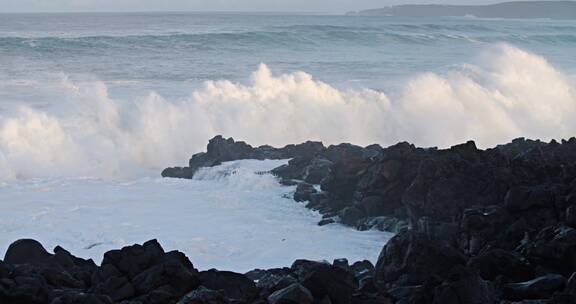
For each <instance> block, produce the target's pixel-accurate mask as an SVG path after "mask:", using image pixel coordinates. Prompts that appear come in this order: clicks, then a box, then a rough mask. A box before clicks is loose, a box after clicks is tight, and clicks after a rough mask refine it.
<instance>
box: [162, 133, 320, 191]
mask: <svg viewBox="0 0 576 304" xmlns="http://www.w3.org/2000/svg"><path fill="white" fill-rule="evenodd" d="M324 149H325V148H324V145H322V143H320V142H313V141H308V142H305V143H302V144H299V145H287V146H285V147H283V148H274V147H271V146H260V147H256V148H254V147H252V146H250V145H249V144H247V143H245V142H243V141H235V140H234V139H232V138H228V139H225V138H224V137H222V136H220V135H218V136H215V137H214V138H212V139H210V141H209V142H208V146H207V149H206V150H207V151H206V152H201V153H197V154H194V155H193V156H192V158H191V159H190V161H189V162H188V167H173V168H166V169H164V170H163V171H162V176H163V177H174V178H186V179H191V178H192V177H193V176H194V173H196V171H198V169H200V168H202V167H213V166H217V165H220V164H221V163H223V162H227V161H234V160H242V159H260V160H263V159H289V158H296V157H299V156H307V157H313V156H314V155H315V154H316V153H317V152H319V151H322V150H324ZM322 166H323V165H322V164H318V165H317V166H316V167H318V169H316V170H322V168H326V166H324V167H322ZM300 174H302V173H300ZM294 178H295V177H294ZM316 178H318V173H315V177H312V175H311V178H310V179H311V180H315V179H316Z"/></svg>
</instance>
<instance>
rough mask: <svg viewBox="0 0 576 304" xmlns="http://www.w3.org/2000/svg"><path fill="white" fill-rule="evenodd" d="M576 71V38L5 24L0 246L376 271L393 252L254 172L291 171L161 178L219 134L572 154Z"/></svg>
mask: <svg viewBox="0 0 576 304" xmlns="http://www.w3.org/2000/svg"><path fill="white" fill-rule="evenodd" d="M574 54H576V22H574V21H551V20H499V19H491V20H487V19H476V18H418V19H414V18H412V19H411V18H395V17H360V16H319V15H281V14H249V13H245V14H221V13H211V14H208V13H205V14H201V13H194V14H193V13H186V14H185V13H182V14H177V13H170V14H166V13H163V14H160V13H157V14H155V13H147V14H136V13H134V14H46V15H39V14H35V15H25V14H20V15H17V14H13V15H7V14H0V182H1V185H0V208H1V209H0V210H2V212H0V235H1V236H2V237H1V239H0V249H3V248H6V246H7V245H8V244H9V243H10V242H11V241H13V240H14V239H17V238H20V237H36V238H38V239H39V240H41V241H44V242H45V243H47V244H48V245H49V247H50V246H54V245H56V244H62V245H64V246H67V247H68V248H71V249H73V250H72V251H73V252H74V253H76V254H78V255H82V256H90V257H93V258H95V259H96V260H99V259H100V256H101V254H102V252H104V251H105V250H107V249H110V248H113V247H118V246H122V245H125V244H130V243H133V242H143V241H145V240H146V239H147V238H154V237H157V238H158V239H159V240H160V242H161V243H163V244H164V245H165V246H166V247H169V248H179V249H181V250H183V251H184V252H186V253H187V254H188V255H189V256H191V257H192V259H193V261H195V259H196V260H198V262H197V263H196V264H198V263H199V264H200V265H199V266H200V267H202V268H206V267H213V266H218V267H220V266H219V265H222V266H224V267H228V268H231V269H237V270H247V269H248V268H250V267H252V268H253V267H266V266H272V265H274V266H281V265H287V264H290V262H291V261H290V260H291V259H294V258H296V257H309V258H320V257H322V256H325V257H327V258H332V257H336V256H338V257H350V258H352V259H360V258H369V259H374V258H375V257H376V255H377V254H378V251H379V250H380V248H381V247H382V245H383V243H384V242H385V240H386V239H387V238H388V237H389V235H387V234H382V233H374V232H356V231H353V230H351V229H348V228H344V227H341V226H339V225H337V224H335V225H329V226H327V227H325V228H319V227H317V226H315V222H316V221H317V220H318V215H317V214H314V213H312V212H310V211H308V210H306V209H305V208H304V207H303V206H302V205H300V204H297V203H293V202H292V201H290V200H289V199H286V198H283V197H284V196H289V193H290V191H293V190H294V189H291V188H284V187H279V186H278V185H276V184H275V182H274V181H273V179H272V177H270V176H264V177H262V176H254V174H252V173H249V172H253V171H250V170H252V169H253V168H254V166H272V165H274V164H275V163H274V162H264V163H263V164H255V163H251V162H238V163H234V164H233V166H235V167H237V168H240V169H242V170H244V169H245V170H247V172H248V173H246V174H245V175H244V177H245V179H246V180H253V181H254V183H255V184H256V185H258V190H255V189H254V188H253V187H252V188H251V185H250V184H246V183H243V182H242V181H241V180H237V179H236V178H235V177H234V175H231V176H227V177H223V178H209V179H208V181H207V180H193V181H171V180H162V179H160V178H158V176H159V173H160V172H161V170H162V168H164V167H167V166H175V165H185V164H186V163H187V160H188V159H189V157H190V156H191V155H192V154H193V153H196V152H200V151H202V150H203V149H204V148H205V145H206V143H207V141H208V139H210V138H211V137H212V136H214V135H217V134H222V135H224V136H233V137H234V138H236V139H241V140H246V141H248V142H249V143H252V144H255V145H259V144H273V145H284V144H287V143H296V142H302V141H305V140H310V139H312V140H322V141H324V142H325V143H327V144H331V143H339V142H352V143H356V144H360V145H367V144H372V143H379V144H381V145H390V144H394V143H396V142H398V141H410V142H412V143H415V144H417V145H421V146H440V147H446V146H449V145H452V144H456V143H460V142H463V141H466V140H469V139H473V140H476V142H477V144H478V145H479V146H481V147H490V146H493V145H495V144H498V143H501V142H504V141H508V140H511V139H513V138H515V137H520V136H525V137H531V138H540V139H543V140H550V139H553V138H556V139H560V138H568V137H571V136H574V135H576V56H575V55H574ZM227 166H231V165H230V164H228V165H225V166H224V167H221V168H217V169H214V170H215V171H218V170H229V169H230V168H229V167H227ZM251 168H252V169H251ZM240 169H238V170H240ZM261 179H263V180H265V182H262V180H261ZM271 179H272V180H271ZM239 185H243V186H245V187H247V188H246V189H242V187H240V186H239ZM250 189H252V190H250ZM285 214H288V215H289V217H288V216H286V218H282V217H283V216H284V215H285ZM157 215H161V216H157ZM226 224H229V225H228V226H227V225H226ZM263 226H265V227H266V228H265V229H263V228H262V227H263ZM235 228H237V229H235ZM219 229H221V230H222V231H219ZM306 233H314V235H315V237H316V239H315V241H314V242H308V243H306V242H305V241H306ZM284 239H285V240H286V241H282V240H284ZM278 242H283V243H278ZM258 244H270V246H268V245H266V246H258ZM272 244H275V245H274V246H272ZM278 244H281V245H278ZM306 246H308V247H306ZM264 247H266V248H264ZM291 248H298V249H297V250H296V249H294V251H290V249H291Z"/></svg>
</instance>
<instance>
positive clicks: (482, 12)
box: [348, 1, 576, 19]
mask: <svg viewBox="0 0 576 304" xmlns="http://www.w3.org/2000/svg"><path fill="white" fill-rule="evenodd" d="M348 15H360V16H401V17H465V16H474V17H478V18H517V19H518V18H520V19H532V18H547V19H576V1H515V2H503V3H497V4H489V5H441V4H407V5H397V6H389V7H384V8H378V9H369V10H363V11H357V12H350V13H348Z"/></svg>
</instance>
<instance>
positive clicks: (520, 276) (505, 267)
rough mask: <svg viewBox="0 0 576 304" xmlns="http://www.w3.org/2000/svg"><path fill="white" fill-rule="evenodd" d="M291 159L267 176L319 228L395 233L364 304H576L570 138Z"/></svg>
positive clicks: (332, 152) (338, 148)
mask: <svg viewBox="0 0 576 304" xmlns="http://www.w3.org/2000/svg"><path fill="white" fill-rule="evenodd" d="M229 141H230V140H229ZM242 149H243V148H239V149H238V150H239V151H242ZM268 149H271V150H270V151H277V150H274V149H273V148H268ZM217 150H218V149H217ZM224 150H226V149H224ZM212 154H213V155H215V154H214V153H212ZM235 155H239V154H238V153H237V154H235ZM243 155H246V154H243ZM268 155H275V156H286V155H285V154H281V153H280V154H268ZM257 156H258V157H261V156H263V154H258V155H257ZM264 158H266V157H264ZM290 158H291V160H290V161H289V162H288V164H287V165H284V166H281V167H279V168H276V169H274V170H272V173H273V174H275V175H276V176H278V178H279V180H280V182H281V183H282V184H285V185H292V186H294V185H295V186H296V191H295V193H294V198H295V200H296V201H299V202H303V203H304V204H305V205H306V207H307V208H310V209H314V210H318V211H319V212H320V213H322V214H323V219H322V221H321V222H320V223H319V224H321V225H326V224H330V223H334V222H340V223H342V224H345V225H349V226H352V227H355V228H357V229H360V230H366V229H374V228H376V229H381V230H388V231H393V232H396V233H398V234H397V235H396V236H395V237H394V238H392V239H391V240H390V241H389V243H388V244H387V245H386V246H385V247H384V249H383V251H382V253H381V254H380V258H379V260H378V263H377V266H376V269H375V276H372V277H370V278H368V279H367V280H364V281H360V280H359V282H358V284H359V287H358V289H359V290H377V292H376V293H374V294H372V298H370V299H369V300H366V299H364V300H365V301H367V302H366V303H371V302H370V301H372V300H374V299H377V297H378V296H380V295H383V294H385V295H389V296H390V297H392V298H393V299H394V301H397V302H396V303H500V302H501V303H512V302H519V303H528V302H526V301H532V302H530V303H576V292H575V290H576V287H574V286H576V283H574V282H576V275H575V274H574V273H576V259H575V258H574V257H576V230H575V229H576V138H571V139H569V140H562V141H561V142H556V141H551V142H549V143H545V142H541V141H538V140H528V139H524V138H519V139H516V140H513V141H512V142H511V143H508V144H503V145H499V146H496V147H494V148H491V149H486V150H482V149H478V148H477V147H476V145H475V143H474V142H472V141H469V142H466V143H463V144H460V145H455V146H452V147H450V148H447V149H437V148H418V147H415V146H414V145H412V144H409V143H405V142H402V143H398V144H396V145H393V146H390V147H387V148H381V147H380V146H377V145H372V146H368V147H364V148H363V147H358V146H354V145H350V144H341V145H335V146H330V147H324V146H322V145H321V144H317V145H315V149H314V150H313V153H309V151H308V152H307V153H303V154H298V155H295V156H293V157H290ZM193 159H194V158H193ZM221 159H224V158H221ZM258 159H261V158H258ZM318 188H320V191H319V190H318ZM292 283H294V282H291V283H290V284H292ZM290 284H285V285H283V288H286V287H288V286H290ZM303 286H304V287H306V288H308V289H310V288H309V286H306V285H304V284H303ZM310 291H312V290H310ZM313 294H314V292H313ZM363 296H365V294H364V295H363ZM356 299H359V298H356ZM331 301H332V300H331Z"/></svg>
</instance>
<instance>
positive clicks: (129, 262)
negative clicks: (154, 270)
mask: <svg viewBox="0 0 576 304" xmlns="http://www.w3.org/2000/svg"><path fill="white" fill-rule="evenodd" d="M163 254H164V249H162V247H161V246H160V244H159V243H158V241H157V240H151V241H148V242H146V243H144V244H143V245H139V244H136V245H132V246H126V247H124V248H122V249H120V250H110V251H108V252H106V253H105V254H104V259H103V260H102V266H106V265H108V264H110V265H112V266H114V267H115V268H116V269H118V270H119V271H120V273H122V274H123V275H125V276H127V277H128V278H129V279H132V278H134V277H135V276H136V275H137V274H139V273H141V272H142V271H144V270H146V269H148V268H149V267H150V266H152V265H153V264H154V263H155V262H156V261H157V260H158V259H160V258H161V257H162V255H163Z"/></svg>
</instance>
